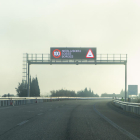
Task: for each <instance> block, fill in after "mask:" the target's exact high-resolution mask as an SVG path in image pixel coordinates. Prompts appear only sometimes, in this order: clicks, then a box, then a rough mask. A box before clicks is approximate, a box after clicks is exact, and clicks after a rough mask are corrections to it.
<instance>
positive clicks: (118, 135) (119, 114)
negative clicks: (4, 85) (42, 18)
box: [0, 100, 140, 140]
mask: <svg viewBox="0 0 140 140" xmlns="http://www.w3.org/2000/svg"><path fill="white" fill-rule="evenodd" d="M95 109H96V110H97V111H98V112H100V114H102V115H103V116H105V117H106V118H108V119H109V120H111V121H112V122H114V123H115V124H117V125H118V126H120V127H121V128H123V130H126V131H127V132H128V133H126V131H124V132H122V130H119V129H117V128H115V127H114V126H113V125H111V124H110V123H109V122H108V121H106V120H105V119H104V118H103V117H102V116H100V115H99V114H98V113H97V112H96V110H95ZM139 126H140V117H139V116H138V115H134V114H130V113H126V112H124V111H123V110H121V109H120V108H117V107H115V106H114V105H112V103H111V100H66V101H55V102H44V103H38V104H30V105H22V106H14V107H1V108H0V140H130V139H132V138H131V134H132V135H133V136H136V137H138V138H140V129H139ZM129 134H130V135H129Z"/></svg>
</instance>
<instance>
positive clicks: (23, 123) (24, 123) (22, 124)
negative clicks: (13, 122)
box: [17, 120, 29, 125]
mask: <svg viewBox="0 0 140 140" xmlns="http://www.w3.org/2000/svg"><path fill="white" fill-rule="evenodd" d="M28 121H29V120H25V121H23V122H21V123H19V124H17V125H23V124H25V123H27V122H28Z"/></svg>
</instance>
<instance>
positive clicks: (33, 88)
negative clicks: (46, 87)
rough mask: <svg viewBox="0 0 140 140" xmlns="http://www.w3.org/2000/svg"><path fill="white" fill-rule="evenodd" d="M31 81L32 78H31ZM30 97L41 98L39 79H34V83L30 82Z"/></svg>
mask: <svg viewBox="0 0 140 140" xmlns="http://www.w3.org/2000/svg"><path fill="white" fill-rule="evenodd" d="M30 79H31V77H30ZM30 96H31V97H40V88H39V84H38V79H37V77H36V78H33V79H32V81H30Z"/></svg>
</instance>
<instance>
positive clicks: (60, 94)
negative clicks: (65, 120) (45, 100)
mask: <svg viewBox="0 0 140 140" xmlns="http://www.w3.org/2000/svg"><path fill="white" fill-rule="evenodd" d="M50 93H51V97H64V96H65V97H75V96H76V93H75V91H70V90H64V89H60V90H56V91H55V90H52V91H50Z"/></svg>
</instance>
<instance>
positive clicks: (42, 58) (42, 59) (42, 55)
mask: <svg viewBox="0 0 140 140" xmlns="http://www.w3.org/2000/svg"><path fill="white" fill-rule="evenodd" d="M42 62H43V54H42Z"/></svg>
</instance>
